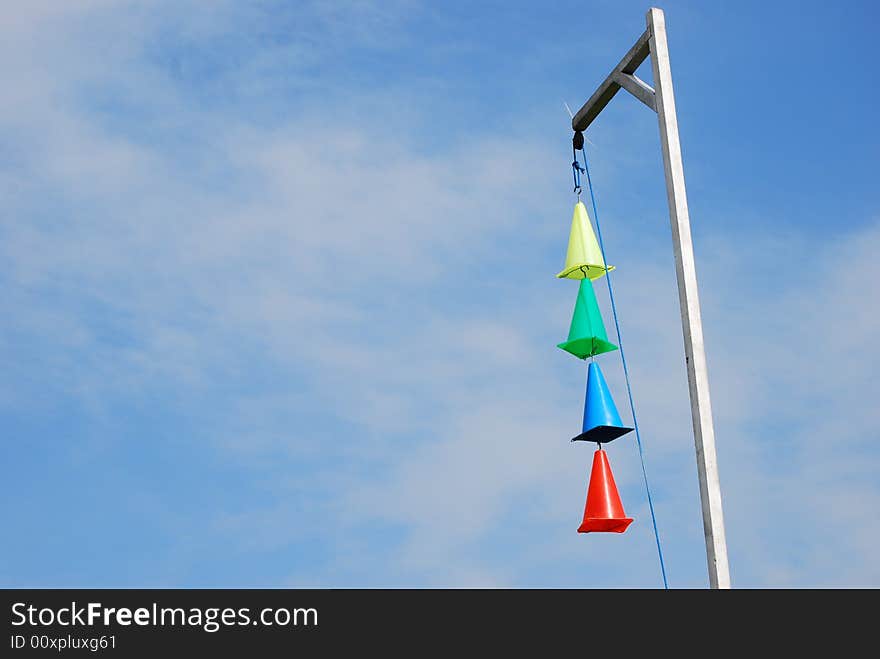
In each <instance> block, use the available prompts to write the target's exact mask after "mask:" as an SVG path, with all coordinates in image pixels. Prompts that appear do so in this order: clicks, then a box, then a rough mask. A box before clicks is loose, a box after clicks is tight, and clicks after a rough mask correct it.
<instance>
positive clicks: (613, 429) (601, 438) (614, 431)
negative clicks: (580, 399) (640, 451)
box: [571, 426, 633, 444]
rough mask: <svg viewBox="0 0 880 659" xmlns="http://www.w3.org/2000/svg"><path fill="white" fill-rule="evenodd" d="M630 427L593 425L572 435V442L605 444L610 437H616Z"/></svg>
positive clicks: (630, 430)
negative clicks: (575, 435) (578, 433)
mask: <svg viewBox="0 0 880 659" xmlns="http://www.w3.org/2000/svg"><path fill="white" fill-rule="evenodd" d="M632 431H633V429H632V428H627V427H625V426H595V427H594V428H590V429H589V430H587V431H586V432H582V433H581V434H580V435H578V436H577V437H573V438H572V440H571V441H573V442H598V443H599V444H607V443H608V442H610V441H611V440H612V439H617V438H618V437H621V436H623V435H625V434H626V433H628V432H632Z"/></svg>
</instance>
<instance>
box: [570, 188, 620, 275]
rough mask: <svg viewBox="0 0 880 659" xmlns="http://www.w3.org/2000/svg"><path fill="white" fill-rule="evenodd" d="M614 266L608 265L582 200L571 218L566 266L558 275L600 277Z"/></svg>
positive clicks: (576, 205)
mask: <svg viewBox="0 0 880 659" xmlns="http://www.w3.org/2000/svg"><path fill="white" fill-rule="evenodd" d="M607 270H614V266H613V265H610V266H606V265H605V259H604V258H602V250H601V249H600V248H599V241H598V240H596V234H595V233H593V225H592V224H590V216H589V215H587V207H586V206H584V203H583V202H582V201H579V202H578V203H576V204H575V206H574V215H573V216H572V218H571V234H570V235H569V237H568V252H567V253H566V255H565V268H564V269H563V270H562V272H560V273H559V274H558V275H556V276H557V277H560V278H562V277H565V278H568V279H584V278H586V279H591V280H592V279H598V278H599V277H601V276H602V275H604V274H605V272H606V271H607Z"/></svg>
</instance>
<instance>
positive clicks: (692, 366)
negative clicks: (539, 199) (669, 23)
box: [646, 8, 730, 588]
mask: <svg viewBox="0 0 880 659" xmlns="http://www.w3.org/2000/svg"><path fill="white" fill-rule="evenodd" d="M646 19H647V24H648V32H649V33H650V51H651V64H652V66H653V69H654V90H655V99H654V101H655V105H656V109H657V116H658V118H659V121H660V144H661V148H662V151H663V169H664V170H665V172H666V197H667V200H668V201H669V216H670V220H671V223H672V245H673V248H674V251H675V274H676V277H677V278H678V301H679V305H680V306H681V327H682V331H683V333H684V352H685V360H686V362H687V375H688V389H689V390H690V398H691V417H692V420H693V426H694V444H695V447H696V452H697V474H698V475H699V481H700V502H701V504H702V508H703V532H704V533H705V536H706V559H707V561H708V566H709V586H710V587H711V588H730V568H729V567H728V563H727V541H726V539H725V537H724V515H723V513H722V510H721V484H720V481H719V479H718V461H717V459H716V456H715V429H714V427H713V424H712V403H711V402H710V400H709V373H708V370H707V368H706V352H705V349H704V346H703V323H702V319H701V316H700V297H699V293H698V292H697V271H696V267H695V264H694V247H693V243H692V242H691V224H690V217H689V215H688V205H687V192H686V191H685V186H684V169H683V167H682V160H681V144H680V143H679V139H678V120H677V118H676V115H675V96H674V93H673V91H672V70H671V69H670V66H669V49H668V46H667V44H666V20H665V18H664V16H663V11H662V10H661V9H656V8H652V9H650V10H648V14H647V17H646Z"/></svg>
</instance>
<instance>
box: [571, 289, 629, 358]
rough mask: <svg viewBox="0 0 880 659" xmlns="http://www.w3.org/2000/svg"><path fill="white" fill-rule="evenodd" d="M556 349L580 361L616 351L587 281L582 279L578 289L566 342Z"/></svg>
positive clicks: (594, 294)
mask: <svg viewBox="0 0 880 659" xmlns="http://www.w3.org/2000/svg"><path fill="white" fill-rule="evenodd" d="M558 347H560V348H562V349H563V350H565V351H566V352H570V353H571V354H573V355H574V356H575V357H580V358H581V359H586V358H587V357H592V356H593V355H601V354H602V353H603V352H611V351H612V350H617V346H616V345H614V344H613V343H611V342H609V341H608V335H607V334H606V333H605V324H604V323H603V322H602V313H601V312H600V311H599V303H598V302H597V301H596V293H595V292H594V291H593V284H591V283H590V281H589V280H588V279H582V280H581V282H580V286H579V287H578V296H577V302H575V305H574V314H573V315H572V317H571V327H570V328H569V330H568V341H565V342H563V343H560V344H558Z"/></svg>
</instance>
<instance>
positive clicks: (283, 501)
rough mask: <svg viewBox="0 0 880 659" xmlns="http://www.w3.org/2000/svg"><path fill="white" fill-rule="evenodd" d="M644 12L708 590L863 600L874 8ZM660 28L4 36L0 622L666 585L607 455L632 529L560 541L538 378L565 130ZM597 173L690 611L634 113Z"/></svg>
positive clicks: (553, 302) (666, 338) (665, 320)
mask: <svg viewBox="0 0 880 659" xmlns="http://www.w3.org/2000/svg"><path fill="white" fill-rule="evenodd" d="M661 6H662V8H663V9H664V10H665V11H666V19H667V26H668V32H669V40H670V53H671V60H672V67H673V77H674V81H675V84H676V100H677V106H678V113H679V122H680V129H681V139H682V148H683V153H684V159H685V174H686V177H687V183H688V192H689V201H690V208H691V218H692V224H693V235H694V246H695V253H696V259H697V268H698V274H699V276H700V286H701V296H702V303H703V315H704V323H705V327H704V331H705V335H706V345H707V356H708V361H709V370H710V379H711V385H712V395H713V407H714V412H715V424H716V436H717V448H718V458H719V469H720V475H721V484H722V490H723V495H724V506H725V519H726V527H727V537H728V546H729V553H730V563H731V574H732V581H733V584H734V586H740V587H811V586H851V587H859V586H873V587H876V586H878V585H880V561H878V559H877V557H876V553H877V552H876V547H877V544H878V542H880V516H878V515H877V512H876V511H877V510H878V509H880V479H878V478H877V473H878V468H880V444H878V442H877V440H878V430H877V427H878V423H877V422H878V414H877V407H876V395H877V391H878V376H877V365H878V364H877V359H876V350H875V346H876V336H877V335H878V331H880V313H878V311H877V309H878V305H877V294H876V286H875V283H876V282H877V280H878V277H880V266H878V263H877V259H876V254H877V252H878V250H880V215H878V204H880V199H878V196H880V195H878V189H877V162H878V155H880V149H878V147H880V139H878V138H880V135H878V130H877V124H876V120H875V114H876V107H877V105H878V102H880V98H878V92H877V89H876V86H875V85H872V84H870V81H871V78H870V76H869V75H866V74H865V71H866V70H870V62H872V61H873V52H869V46H870V45H871V44H872V41H873V26H874V25H876V23H877V19H878V18H880V16H878V10H877V8H876V6H875V5H873V4H872V3H859V2H846V3H838V4H832V5H829V4H828V3H818V2H798V3H794V2H741V3H736V6H735V7H734V6H733V5H730V4H729V3H723V4H722V3H697V2H692V3H684V2H668V3H666V4H664V5H661ZM647 8H648V5H644V4H639V3H633V2H578V3H574V2H570V3H569V2H554V3H511V2H505V3H500V2H498V3H489V2H485V3H420V2H370V1H366V0H365V1H362V2H352V3H323V2H297V3H284V2H212V3H204V2H180V1H177V2H155V3H149V4H148V5H146V6H145V5H144V4H143V3H135V2H114V1H108V0H84V1H82V2H77V3H55V2H48V1H45V2H44V1H37V2H29V3H25V4H22V3H19V4H18V5H17V6H15V7H12V6H8V7H6V8H4V9H2V10H0V33H2V34H0V37H2V38H0V70H2V79H3V81H4V84H3V88H2V103H0V209H2V210H0V289H2V291H3V295H2V296H0V310H2V318H3V320H2V322H0V358H2V364H3V368H2V369H0V430H2V442H0V450H2V460H0V462H2V472H0V488H2V489H0V492H2V497H0V522H2V524H3V528H4V534H3V535H4V540H3V543H2V547H0V584H2V585H4V586H13V587H25V586H30V587H50V586H58V587H77V586H82V587H86V586H95V587H247V586H253V587H263V586H266V587H273V586H284V587H290V586H320V587H343V586H364V587H389V586H404V587H413V586H416V587H418V586H428V587H435V586H479V587H496V586H497V587H536V586H551V587H556V586H559V587H570V586H577V587H597V586H610V587H659V586H661V585H662V582H661V580H660V573H659V567H658V563H657V557H656V550H655V547H654V541H653V536H652V534H651V527H650V516H649V513H648V509H647V501H646V497H645V492H644V489H643V485H642V482H641V472H640V467H639V462H638V454H637V451H636V447H635V443H634V440H633V438H632V435H629V436H626V437H625V438H621V439H620V440H618V441H616V442H614V443H613V444H611V445H609V446H608V447H607V448H608V454H609V458H610V460H611V463H612V466H613V468H614V473H615V476H616V479H617V484H618V486H619V489H620V492H621V497H622V499H623V503H624V506H625V508H626V510H627V513H628V514H629V515H630V516H632V517H634V518H635V520H636V521H635V522H634V523H633V525H632V526H631V527H630V529H629V530H628V531H627V533H626V534H624V535H617V534H607V535H606V534H590V535H586V536H585V535H579V534H577V533H576V532H575V530H576V528H577V526H578V524H579V523H580V518H581V515H582V513H583V505H584V497H585V493H586V485H587V479H588V471H589V465H590V459H591V449H590V447H588V446H584V445H571V444H570V443H569V441H568V440H569V438H570V437H571V436H573V435H574V434H576V432H577V431H578V429H579V427H580V422H581V418H580V416H581V412H582V409H583V407H582V406H583V395H584V390H583V388H584V379H585V370H586V369H585V367H584V365H583V364H582V363H580V362H578V361H577V360H574V359H573V358H572V357H571V356H569V355H567V354H566V353H563V352H562V351H560V350H558V349H557V348H556V347H555V346H556V343H558V342H559V341H561V340H563V339H564V338H565V335H566V333H567V331H568V323H569V320H570V313H571V308H572V306H573V304H574V297H575V293H576V285H575V284H574V283H573V282H570V281H562V280H557V279H555V278H554V275H555V273H556V272H558V270H559V269H560V267H561V265H562V261H563V258H564V253H565V246H566V240H567V235H568V228H569V224H570V221H571V209H572V205H573V202H574V198H573V195H572V191H571V185H570V169H569V163H570V159H571V152H570V126H569V120H568V116H567V114H566V113H565V110H564V108H563V102H567V103H568V104H569V105H570V106H571V107H572V108H577V107H579V106H580V104H581V103H582V102H583V101H584V100H585V99H586V98H587V97H588V96H589V94H590V93H591V92H592V90H593V89H594V88H595V86H596V85H597V84H598V83H599V82H600V81H601V80H602V79H603V78H604V76H605V75H606V74H607V73H608V71H610V69H611V68H612V67H613V65H614V64H615V63H616V62H617V61H618V60H619V58H620V57H621V55H622V54H623V53H624V52H625V51H626V50H627V49H628V48H629V46H630V45H631V44H632V42H633V41H634V40H635V39H636V38H637V37H638V36H639V34H641V32H642V31H643V29H644V13H645V11H646V10H647ZM866 67H868V69H866ZM639 73H640V75H641V76H642V77H643V78H645V79H646V80H648V81H650V77H651V76H650V69H649V66H647V65H646V66H645V67H643V69H642V70H641V71H640V72H639ZM587 137H588V138H589V139H590V141H591V143H592V144H590V145H588V149H589V155H590V158H591V163H592V168H593V177H594V182H595V184H596V192H597V196H598V203H599V211H600V219H601V220H602V229H603V235H604V238H605V244H606V250H607V255H608V259H609V261H610V262H612V263H614V264H615V265H616V266H617V270H616V271H615V274H614V284H615V296H616V300H617V305H618V310H619V313H620V318H621V325H622V331H623V338H624V342H625V347H626V349H627V358H628V362H629V366H630V369H631V375H632V384H633V390H634V395H635V400H636V406H637V411H638V413H639V422H640V426H641V429H642V435H643V441H644V445H645V453H646V459H647V467H648V473H649V476H650V478H651V483H652V486H653V493H654V501H655V507H656V511H657V518H658V526H659V529H660V534H661V539H662V542H663V546H664V553H665V558H666V562H667V571H668V575H669V581H670V585H671V586H672V587H678V588H683V587H703V586H705V585H706V584H707V576H706V566H705V553H704V545H703V537H702V523H701V518H700V505H699V494H698V489H697V477H696V466H695V460H694V448H693V437H692V432H691V427H690V412H689V403H688V397H687V382H686V377H685V370H684V364H683V344H682V339H681V326H680V321H679V316H678V298H677V290H676V283H675V273H674V267H673V261H672V250H671V242H670V232H669V222H668V214H667V207H666V199H665V189H664V183H663V174H662V163H661V160H660V152H659V139H658V135H657V125H656V119H655V117H654V115H652V114H651V113H650V112H648V111H647V110H646V109H645V108H644V107H643V106H641V105H640V104H639V103H638V102H637V101H635V100H634V99H632V98H630V97H628V96H627V95H625V94H619V95H618V96H617V97H616V98H615V99H614V100H613V101H612V103H611V105H609V107H608V108H607V110H606V111H605V112H604V113H603V114H602V115H601V117H600V118H599V119H598V120H597V121H596V123H595V124H594V125H593V126H592V127H591V128H590V130H589V131H588V133H587ZM597 293H598V295H599V300H600V305H601V306H602V308H603V310H604V312H605V318H606V325H608V326H609V329H611V323H610V314H609V307H608V304H607V302H608V300H607V296H606V295H605V293H604V287H597ZM602 366H603V370H604V371H605V374H606V377H607V378H608V380H609V384H610V385H611V388H612V391H613V392H614V394H615V396H616V398H617V402H618V406H619V407H620V408H621V411H622V412H623V413H624V416H625V417H628V412H627V411H626V410H625V408H626V406H625V405H624V401H625V391H624V385H623V379H622V373H621V368H620V362H619V358H618V356H617V355H616V353H612V354H610V355H606V356H604V357H603V358H602Z"/></svg>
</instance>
